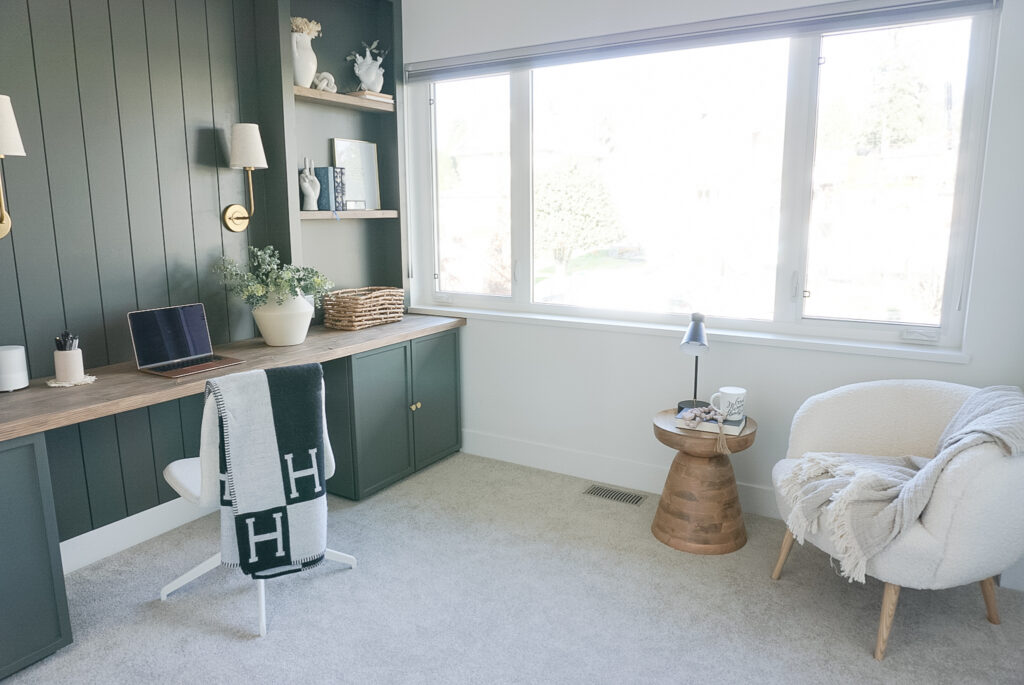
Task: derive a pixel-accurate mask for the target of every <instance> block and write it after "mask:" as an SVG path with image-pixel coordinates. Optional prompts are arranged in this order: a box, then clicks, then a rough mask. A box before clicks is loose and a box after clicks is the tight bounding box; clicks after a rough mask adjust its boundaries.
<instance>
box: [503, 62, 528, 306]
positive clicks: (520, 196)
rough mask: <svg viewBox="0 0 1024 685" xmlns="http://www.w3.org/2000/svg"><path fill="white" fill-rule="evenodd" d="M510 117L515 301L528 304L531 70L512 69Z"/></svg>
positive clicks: (513, 294) (513, 297)
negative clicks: (513, 70)
mask: <svg viewBox="0 0 1024 685" xmlns="http://www.w3.org/2000/svg"><path fill="white" fill-rule="evenodd" d="M509 87H510V88H511V91H512V92H511V98H510V107H511V110H512V111H511V113H510V114H511V116H510V121H509V129H510V130H509V137H510V158H511V162H510V163H511V167H512V168H511V173H512V176H511V188H510V196H511V205H512V206H511V223H512V236H511V238H512V249H511V251H512V301H513V302H515V303H516V304H517V305H526V304H529V303H530V301H531V299H532V294H533V288H532V284H533V259H532V255H531V244H532V240H531V233H532V230H533V173H532V167H533V160H532V158H533V135H532V129H533V125H532V123H533V104H532V88H531V74H530V71H529V70H521V71H515V72H512V75H511V83H510V86H509Z"/></svg>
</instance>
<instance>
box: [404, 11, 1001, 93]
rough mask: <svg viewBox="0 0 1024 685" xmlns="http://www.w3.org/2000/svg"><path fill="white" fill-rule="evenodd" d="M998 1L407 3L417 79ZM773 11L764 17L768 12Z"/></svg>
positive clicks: (410, 72)
mask: <svg viewBox="0 0 1024 685" xmlns="http://www.w3.org/2000/svg"><path fill="white" fill-rule="evenodd" d="M998 3H999V0H904V1H903V2H897V1H894V0H839V1H835V2H824V3H820V2H819V3H817V4H813V5H808V4H806V2H801V1H800V0H770V1H764V0H720V1H718V2H714V1H712V0H705V1H703V2H701V1H695V0H690V1H688V2H682V1H680V0H630V1H629V2H625V1H623V0H603V1H599V0H517V1H516V2H508V1H507V0H406V1H405V2H404V3H403V5H402V15H403V16H402V23H403V25H404V31H403V50H404V54H405V72H406V78H407V79H409V80H425V79H436V78H442V77H448V76H456V75H468V74H472V73H481V72H488V71H497V70H501V69H512V68H521V67H535V66H546V65H551V64H558V63H564V62H575V61H582V60H586V59H597V58H604V57H610V56H614V55H616V54H635V53H640V52H652V51H658V50H668V49H672V48H673V47H674V46H681V45H683V44H693V43H698V42H717V41H722V40H726V39H735V37H737V36H742V35H744V34H749V35H751V37H770V36H772V35H779V34H783V33H792V32H794V31H799V30H808V31H812V30H813V31H820V30H827V29H830V28H840V27H856V26H858V25H869V24H877V23H879V22H889V21H891V22H899V21H906V20H910V19H921V18H929V17H941V16H948V15H951V14H956V13H961V12H964V11H965V10H970V9H979V8H991V7H995V6H996V5H997V4H998ZM766 9H767V10H770V11H765V10H766Z"/></svg>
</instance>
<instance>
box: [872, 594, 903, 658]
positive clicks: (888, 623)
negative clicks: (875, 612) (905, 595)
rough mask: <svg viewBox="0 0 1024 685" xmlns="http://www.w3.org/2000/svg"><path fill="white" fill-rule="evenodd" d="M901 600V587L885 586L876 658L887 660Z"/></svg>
mask: <svg viewBox="0 0 1024 685" xmlns="http://www.w3.org/2000/svg"><path fill="white" fill-rule="evenodd" d="M899 599H900V586H899V585H893V584H892V583H886V584H885V592H884V593H882V613H881V615H880V616H879V617H878V640H877V641H876V642H875V658H876V659H877V660H879V661H881V660H882V659H884V658H885V648H886V646H887V645H888V644H889V632H890V631H891V630H892V619H893V617H894V616H895V615H896V602H898V601H899Z"/></svg>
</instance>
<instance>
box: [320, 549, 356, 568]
mask: <svg viewBox="0 0 1024 685" xmlns="http://www.w3.org/2000/svg"><path fill="white" fill-rule="evenodd" d="M324 558H325V559H329V560H331V561H340V562H341V563H343V564H348V565H349V566H351V567H352V568H355V567H356V558H355V557H354V556H351V555H349V554H343V553H342V552H337V551H335V550H333V549H327V550H326V551H325V552H324Z"/></svg>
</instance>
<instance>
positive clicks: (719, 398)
mask: <svg viewBox="0 0 1024 685" xmlns="http://www.w3.org/2000/svg"><path fill="white" fill-rule="evenodd" d="M746 401H747V389H746V388H737V387H734V386H731V385H727V386H725V387H724V388H719V389H718V392H716V393H715V394H714V395H712V396H711V406H712V407H714V408H715V409H717V410H718V411H720V412H722V413H723V414H725V418H726V420H728V421H739V420H740V419H742V418H743V410H744V409H745V407H744V405H745V404H746Z"/></svg>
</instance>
